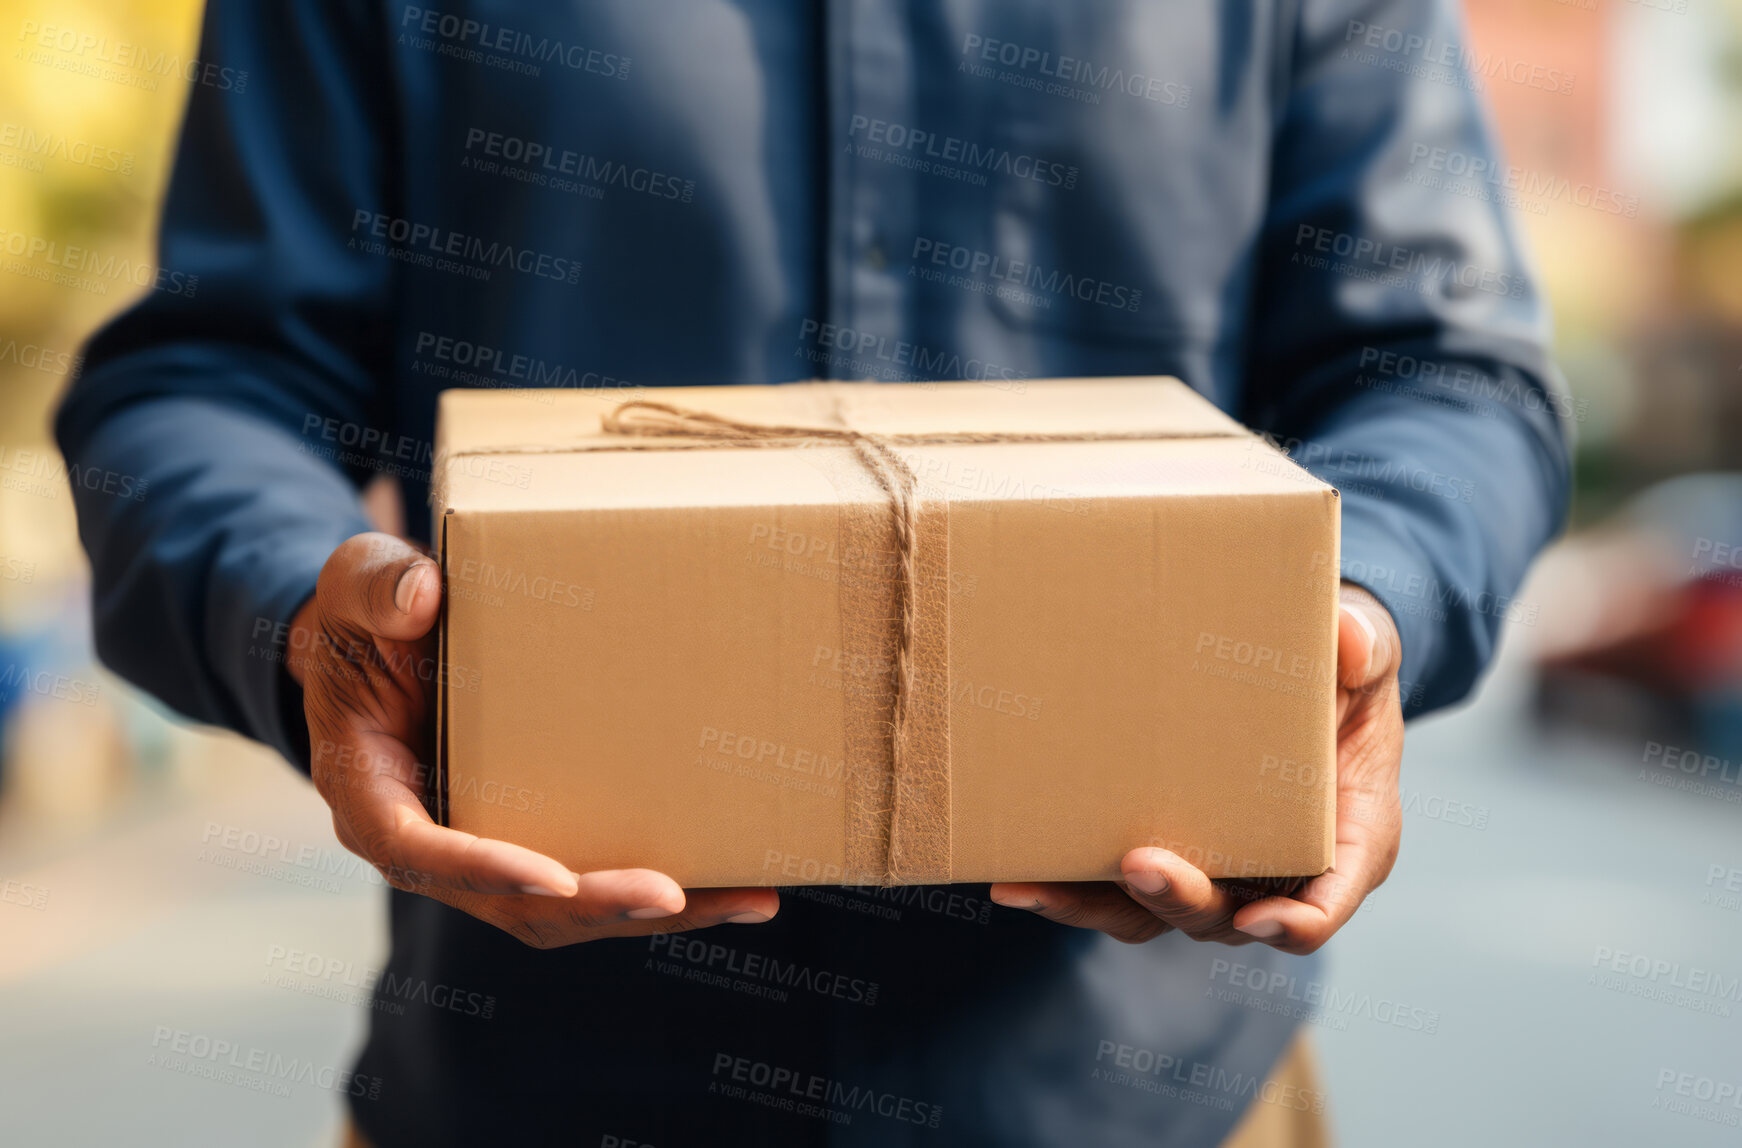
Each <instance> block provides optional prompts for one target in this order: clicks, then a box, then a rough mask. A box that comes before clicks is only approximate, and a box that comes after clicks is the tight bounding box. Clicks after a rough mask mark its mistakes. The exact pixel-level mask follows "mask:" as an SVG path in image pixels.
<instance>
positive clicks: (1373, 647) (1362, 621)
mask: <svg viewBox="0 0 1742 1148" xmlns="http://www.w3.org/2000/svg"><path fill="white" fill-rule="evenodd" d="M1349 613H1350V614H1351V615H1353V616H1354V618H1355V622H1356V624H1357V625H1359V626H1360V627H1361V628H1362V629H1363V630H1365V631H1367V664H1366V665H1365V666H1363V667H1362V668H1361V677H1362V678H1363V679H1367V678H1371V677H1372V676H1373V661H1374V659H1375V658H1377V657H1378V656H1379V631H1378V630H1375V629H1374V628H1373V623H1372V621H1371V620H1370V619H1369V618H1368V617H1367V611H1365V610H1363V609H1361V608H1360V607H1359V606H1351V607H1349Z"/></svg>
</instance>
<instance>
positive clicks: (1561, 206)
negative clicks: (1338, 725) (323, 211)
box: [0, 0, 1742, 1148]
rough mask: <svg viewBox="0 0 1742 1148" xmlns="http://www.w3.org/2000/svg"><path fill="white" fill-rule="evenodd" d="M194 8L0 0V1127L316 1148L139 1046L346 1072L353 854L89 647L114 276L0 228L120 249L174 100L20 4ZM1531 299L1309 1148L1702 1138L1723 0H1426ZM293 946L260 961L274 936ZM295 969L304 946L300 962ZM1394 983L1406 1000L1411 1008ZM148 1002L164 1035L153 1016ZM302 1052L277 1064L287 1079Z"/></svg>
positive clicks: (1718, 1001)
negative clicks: (95, 406)
mask: <svg viewBox="0 0 1742 1148" xmlns="http://www.w3.org/2000/svg"><path fill="white" fill-rule="evenodd" d="M199 8H200V5H199V4H198V3H197V2H195V0H126V2H123V3H101V4H99V3H96V2H95V0H55V2H54V3H52V4H51V3H48V2H47V0H11V2H10V3H8V4H7V5H6V15H5V16H4V17H3V18H0V38H3V40H0V42H3V43H4V53H3V55H0V1081H3V1082H4V1083H3V1084H0V1143H4V1144H19V1145H35V1144H61V1143H77V1144H96V1143H125V1144H159V1143H161V1144H166V1145H167V1144H176V1145H193V1144H235V1143H250V1144H260V1145H294V1146H303V1145H311V1146H312V1145H315V1144H322V1143H328V1142H331V1138H332V1137H333V1136H334V1135H335V1134H336V1129H337V1128H338V1124H339V1119H340V1110H341V1109H340V1097H339V1095H338V1094H337V1093H336V1092H334V1091H332V1090H331V1089H327V1088H323V1087H321V1086H320V1084H319V1083H318V1082H313V1083H294V1084H291V1085H289V1086H288V1087H287V1088H286V1089H285V1090H284V1094H283V1095H277V1094H260V1093H256V1092H253V1091H250V1090H246V1089H243V1088H239V1087H236V1086H234V1085H231V1084H228V1083H225V1082H222V1081H216V1080H210V1079H204V1078H199V1077H193V1076H189V1075H186V1074H184V1073H180V1072H177V1071H174V1070H172V1069H170V1068H166V1067H165V1066H164V1065H163V1063H161V1061H162V1057H161V1056H160V1053H161V1052H162V1050H163V1048H164V1046H165V1045H166V1044H167V1043H170V1042H173V1041H174V1040H176V1039H178V1038H177V1035H176V1034H187V1033H191V1034H194V1035H196V1036H200V1035H203V1036H205V1037H206V1038H207V1039H209V1040H212V1041H229V1042H232V1043H233V1045H234V1046H235V1047H237V1048H239V1049H241V1050H244V1051H246V1050H250V1049H261V1050H265V1051H266V1052H267V1053H268V1054H276V1055H279V1056H282V1057H285V1058H292V1057H294V1058H298V1059H301V1060H306V1061H308V1062H310V1063H311V1064H313V1065H314V1066H316V1067H317V1069H318V1068H322V1067H330V1068H331V1069H333V1070H335V1071H342V1070H344V1069H346V1068H348V1067H349V1065H350V1061H351V1057H352V1056H353V1054H354V1052H355V1049H356V1047H357V1045H358V1043H359V1041H360V1038H361V1033H362V1031H363V1027H364V1025H365V1023H366V1020H367V1016H368V1008H369V997H368V990H369V984H370V981H371V979H372V977H373V974H374V970H375V969H376V968H377V967H378V966H379V964H380V961H381V959H382V957H383V955H384V953H385V933H384V925H385V920H384V903H385V897H384V893H383V886H382V884H381V882H380V880H379V879H378V878H377V877H376V876H375V875H374V874H373V872H372V871H371V870H369V869H368V867H367V866H366V865H364V864H362V863H361V862H359V861H357V860H356V859H355V858H352V857H351V856H350V855H349V854H347V853H345V852H344V851H343V850H342V849H341V848H340V847H339V845H338V843H337V841H336V840H335V839H334V837H333V835H332V830H331V827H330V821H329V817H328V814H327V812H326V810H325V807H324V806H323V805H322V804H321V802H320V800H319V799H318V798H317V796H316V795H315V793H314V792H313V790H312V788H310V787H309V786H308V785H306V784H305V783H303V782H302V781H300V780H299V779H298V778H297V777H296V776H295V775H294V774H293V773H292V772H291V771H290V770H289V768H288V767H286V766H284V765H283V763H281V762H279V761H278V760H277V759H276V758H275V757H273V756H272V755H271V754H269V753H267V752H265V751H263V750H260V749H258V748H257V747H253V746H250V745H249V744H247V743H245V742H243V741H241V740H239V739H236V738H234V737H230V736H227V735H214V734H211V733H208V732H205V731H201V730H196V729H193V728H190V727H188V726H187V725H186V724H184V723H181V722H179V721H177V720H176V719H174V718H173V717H171V716H168V715H167V714H166V713H165V712H164V711H163V710H162V709H161V708H160V707H159V706H157V704H156V703H154V702H152V701H150V700H148V699H146V698H144V697H143V696H142V695H140V694H139V693H138V692H136V691H134V690H133V689H131V688H130V687H128V686H126V685H125V684H123V683H121V682H120V681H119V680H118V679H116V678H114V677H113V676H111V675H109V674H108V673H106V672H105V671H104V670H103V669H101V668H100V667H99V666H98V665H97V663H96V659H95V656H94V653H93V651H92V649H91V642H90V635H89V625H88V619H87V613H88V604H87V593H88V587H87V572H86V566H85V562H84V558H83V555H82V554H81V552H80V550H79V545H78V539H77V535H76V529H75V524H74V519H73V509H72V502H71V498H70V495H69V493H68V490H67V488H66V482H65V476H64V468H63V466H62V464H61V463H60V460H59V459H58V456H57V455H56V454H55V452H54V448H53V446H52V444H51V441H50V436H49V429H48V428H49V422H50V418H51V414H52V411H53V408H54V404H55V401H56V398H57V396H58V395H59V394H60V392H61V390H62V389H63V387H64V386H65V385H66V383H67V380H68V378H69V376H70V375H71V373H72V372H73V371H74V370H75V369H76V366H77V353H78V349H79V347H80V345H81V343H82V341H83V340H84V338H85V337H86V336H87V335H88V334H89V332H90V331H91V330H92V329H93V328H94V327H95V326H96V325H97V324H98V323H99V322H100V321H102V320H103V319H104V318H105V317H107V316H108V315H110V314H111V313H113V312H114V311H116V310H117V309H119V308H120V307H121V306H123V305H124V304H125V303H126V302H127V301H128V300H129V299H130V298H131V297H132V295H133V294H134V293H135V292H136V291H137V290H138V288H137V287H136V286H135V285H134V282H133V280H132V279H131V278H129V276H127V275H126V274H120V275H117V276H115V277H102V276H97V277H92V278H90V279H82V280H80V281H79V284H78V285H76V286H67V285H61V284H58V283H55V282H50V281H44V280H43V279H40V278H38V277H36V268H37V267H38V266H39V262H34V261H30V260H24V259H20V258H18V257H17V255H16V253H15V252H13V251H12V248H11V246H9V244H10V243H11V242H12V240H11V239H10V238H9V236H10V237H16V236H20V235H21V236H24V237H28V238H29V239H31V240H35V239H41V240H45V241H48V242H53V243H61V244H72V245H86V246H96V247H101V248H102V249H103V250H104V251H105V252H106V253H107V252H113V253H115V254H117V255H118V256H119V255H124V256H125V257H127V258H130V259H132V260H134V261H136V262H138V263H140V264H144V265H147V266H149V265H150V264H151V261H152V259H153V244H152V229H153V226H154V217H155V212H156V207H157V203H158V200H159V198H160V196H161V194H162V190H163V185H164V181H165V179H166V176H167V173H168V167H169V163H170V159H171V148H172V145H173V139H174V133H175V130H176V127H177V124H178V121H179V117H180V114H181V110H182V107H183V104H184V102H185V100H186V95H187V90H186V85H185V83H184V82H183V81H181V80H180V79H179V78H178V77H177V76H176V75H174V74H173V73H172V74H168V75H163V74H159V73H157V72H154V71H152V70H151V69H149V68H132V69H128V68H120V69H111V70H110V71H109V72H108V73H106V74H104V75H100V76H99V75H88V74H83V73H81V72H78V71H73V70H68V69H66V68H62V67H56V66H50V65H49V64H46V63H43V62H41V61H39V60H36V59H34V58H32V57H31V56H30V54H29V53H28V52H26V51H24V50H23V44H24V35H23V33H22V31H21V29H22V28H23V27H24V26H25V25H27V24H28V23H29V22H31V21H36V22H38V23H42V24H53V23H57V22H58V23H64V24H68V25H74V24H76V25H77V26H78V27H79V28H81V29H82V30H85V31H94V32H96V33H98V34H100V35H106V36H108V37H110V38H111V39H112V40H114V41H118V42H126V43H130V44H133V45H137V46H139V47H140V48H141V49H143V50H144V53H145V54H146V55H147V56H149V55H155V54H156V53H159V52H162V53H166V54H168V55H172V56H179V57H181V58H184V59H185V58H189V57H192V56H193V55H194V53H195V45H194V37H195V34H196V29H197V22H198V15H199ZM1466 8H1467V12H1468V20H1469V24H1470V31H1471V45H1470V46H1471V52H1472V56H1473V58H1475V59H1477V60H1479V61H1480V60H1493V59H1496V58H1504V59H1505V60H1509V61H1524V62H1527V63H1528V64H1530V65H1532V66H1537V65H1541V66H1544V67H1547V68H1551V69H1558V70H1559V71H1560V72H1561V73H1562V74H1566V75H1570V76H1572V77H1573V82H1572V84H1571V86H1570V90H1543V89H1539V88H1534V87H1531V86H1529V85H1527V84H1520V83H1512V82H1508V81H1507V80H1506V79H1505V78H1503V77H1504V75H1505V69H1501V70H1500V72H1499V75H1498V76H1491V77H1489V78H1486V79H1483V80H1482V81H1481V87H1482V89H1483V91H1484V92H1485V94H1486V96H1487V98H1488V99H1489V101H1490V104H1491V106H1492V108H1493V112H1494V116H1495V120H1496V126H1497V129H1498V132H1499V135H1500V137H1501V139H1502V141H1503V145H1504V150H1505V154H1506V158H1507V161H1508V163H1509V165H1510V166H1509V168H1508V169H1507V170H1506V171H1503V172H1499V173H1471V172H1469V171H1467V170H1461V169H1460V165H1459V162H1458V160H1457V158H1456V157H1443V156H1433V155H1423V156H1420V157H1418V159H1419V164H1412V170H1411V172H1410V176H1409V177H1410V178H1411V179H1420V180H1422V181H1424V182H1428V183H1429V184H1430V185H1431V186H1435V187H1439V188H1441V189H1443V190H1444V191H1445V193H1446V194H1448V195H1462V196H1469V197H1473V198H1478V199H1503V200H1504V201H1506V202H1507V203H1509V204H1510V206H1511V207H1512V208H1513V213H1514V217H1515V219H1516V221H1517V223H1518V225H1519V227H1520V228H1521V229H1522V230H1523V232H1524V233H1525V235H1526V236H1527V239H1528V242H1529V244H1530V246H1531V247H1532V249H1533V250H1534V253H1535V257H1536V261H1537V265H1538V268H1539V270H1540V273H1541V275H1542V279H1543V282H1544V283H1545V284H1546V287H1547V290H1548V292H1549V294H1550V296H1551V298H1552V301H1553V305H1554V313H1555V318H1556V323H1557V339H1558V346H1559V354H1560V361H1561V363H1562V365H1563V367H1564V369H1565V371H1566V374H1567V377H1568V379H1569V382H1570V386H1571V392H1572V399H1573V403H1572V414H1573V420H1574V424H1575V426H1576V432H1577V435H1578V447H1577V457H1578V478H1577V501H1576V504H1575V507H1574V512H1573V525H1572V529H1571V531H1570V532H1569V535H1568V537H1567V538H1566V539H1564V540H1563V541H1562V542H1561V543H1559V544H1558V545H1557V546H1556V548H1555V549H1554V551H1553V552H1552V553H1551V554H1550V555H1549V556H1548V557H1547V558H1546V559H1545V560H1544V561H1543V562H1542V563H1541V565H1540V566H1539V568H1538V570H1537V571H1536V573H1535V575H1534V576H1533V578H1532V580H1531V582H1530V583H1529V585H1528V586H1527V587H1526V588H1525V589H1524V590H1523V591H1522V592H1521V594H1520V595H1519V599H1518V602H1517V603H1516V604H1515V607H1514V608H1513V609H1510V610H1508V611H1507V617H1508V619H1509V621H1508V623H1507V624H1506V625H1505V626H1504V627H1503V628H1504V630H1505V631H1506V633H1505V643H1506V644H1505V649H1504V654H1503V657H1502V661H1501V664H1500V665H1499V666H1498V667H1497V669H1496V670H1495V671H1494V672H1493V673H1492V674H1491V675H1490V676H1489V677H1488V679H1487V680H1486V682H1485V684H1484V686H1483V688H1482V690H1481V693H1480V695H1479V696H1478V697H1477V698H1476V699H1475V700H1474V701H1473V702H1472V703H1471V704H1468V705H1466V706H1465V707H1463V708H1461V709H1459V710H1458V711H1456V712H1454V713H1452V714H1449V715H1442V716H1439V717H1436V718H1433V719H1430V720H1428V721H1425V722H1423V723H1420V724H1419V725H1418V726H1415V727H1412V731H1411V735H1410V741H1409V748H1408V751H1407V754H1406V758H1405V763H1404V796H1405V831H1404V844H1403V853H1402V859H1401V861H1400V863H1399V865H1398V867H1397V869H1396V871H1395V873H1394V874H1393V876H1392V878H1391V880H1390V882H1389V883H1388V884H1387V885H1386V886H1385V887H1384V888H1383V889H1381V890H1380V891H1379V893H1378V894H1377V895H1376V896H1375V897H1374V898H1373V899H1372V900H1371V902H1370V903H1369V904H1368V906H1367V907H1366V908H1365V909H1364V910H1363V912H1362V913H1361V914H1360V915H1359V916H1358V917H1357V918H1356V921H1355V923H1354V924H1353V925H1351V926H1350V927H1349V928H1348V929H1346V930H1345V931H1344V932H1343V933H1342V934H1341V935H1340V937H1339V938H1338V940H1337V942H1336V943H1335V945H1334V946H1333V947H1332V949H1331V957H1332V959H1331V962H1330V970H1331V972H1330V981H1331V984H1332V986H1334V987H1337V988H1340V989H1343V990H1347V991H1354V990H1357V989H1358V990H1359V991H1361V992H1365V993H1371V994H1373V996H1374V997H1375V998H1383V999H1387V1000H1390V1001H1393V1002H1401V1003H1402V1004H1405V1005H1408V1006H1410V1007H1411V1008H1413V1009H1422V1010H1427V1011H1428V1012H1429V1013H1431V1014H1433V1015H1435V1016H1436V1017H1437V1023H1436V1025H1435V1026H1434V1027H1433V1030H1432V1031H1414V1030H1411V1029H1408V1028H1403V1027H1397V1026H1393V1025H1388V1024H1386V1023H1383V1021H1382V1020H1380V1019H1378V1018H1377V1017H1376V1016H1375V1015H1371V1014H1364V1013H1362V1012H1361V1011H1359V1010H1336V1009H1332V1010H1327V1011H1326V1012H1325V1013H1323V1014H1322V1016H1321V1018H1320V1019H1321V1023H1318V1024H1316V1025H1314V1026H1313V1029H1312V1031H1313V1032H1314V1036H1315V1038H1316V1040H1317V1042H1318V1046H1319V1049H1320V1051H1321V1052H1322V1054H1323V1057H1324V1060H1325V1064H1326V1071H1327V1074H1328V1077H1329V1089H1330V1094H1331V1099H1332V1115H1333V1119H1334V1124H1335V1128H1336V1130H1337V1134H1338V1137H1339V1140H1338V1142H1339V1143H1340V1144H1343V1145H1345V1146H1348V1148H1381V1146H1384V1148H1391V1146H1394V1145H1399V1144H1408V1145H1412V1146H1422V1148H1434V1146H1438V1145H1447V1146H1450V1145H1459V1146H1462V1145H1465V1144H1468V1143H1470V1142H1472V1141H1477V1140H1479V1141H1481V1142H1484V1143H1494V1144H1502V1145H1511V1144H1545V1143H1581V1144H1586V1145H1625V1146H1633V1145H1645V1144H1653V1145H1656V1144H1663V1145H1688V1146H1701V1145H1718V1144H1734V1143H1737V1142H1738V1138H1739V1136H1742V1107H1737V1106H1735V1105H1733V1104H1728V1103H1721V1102H1720V1101H1719V1099H1718V1098H1719V1097H1720V1096H1721V1095H1722V1093H1721V1092H1720V1091H1719V1090H1720V1088H1721V1087H1724V1086H1728V1087H1729V1088H1731V1089H1735V1088H1736V1087H1739V1086H1742V1060H1739V1059H1738V1058H1737V1056H1736V1050H1737V1049H1738V1048H1742V1016H1739V1015H1737V1014H1738V1013H1742V988H1739V987H1738V984H1737V978H1738V977H1742V833H1739V832H1738V829H1742V477H1739V471H1742V0H1566V2H1562V0H1467V3H1466ZM292 951H295V952H299V953H302V954H305V955H313V956H314V957H315V958H316V959H317V962H318V963H319V965H320V966H321V967H322V968H323V969H330V970H332V972H331V973H330V975H322V976H318V977H313V978H311V977H296V978H290V979H287V978H284V977H282V976H281V975H280V974H281V971H282V968H283V965H284V959H285V956H286V954H288V953H290V952H292ZM305 964H306V961H305ZM1412 1015H1413V1014H1412ZM166 1034H167V1035H166ZM317 1076H318V1073H317Z"/></svg>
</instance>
